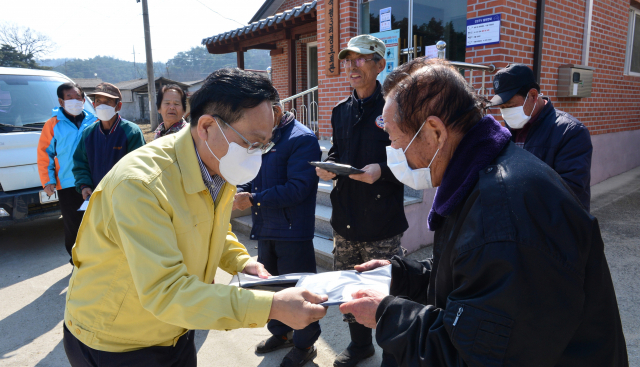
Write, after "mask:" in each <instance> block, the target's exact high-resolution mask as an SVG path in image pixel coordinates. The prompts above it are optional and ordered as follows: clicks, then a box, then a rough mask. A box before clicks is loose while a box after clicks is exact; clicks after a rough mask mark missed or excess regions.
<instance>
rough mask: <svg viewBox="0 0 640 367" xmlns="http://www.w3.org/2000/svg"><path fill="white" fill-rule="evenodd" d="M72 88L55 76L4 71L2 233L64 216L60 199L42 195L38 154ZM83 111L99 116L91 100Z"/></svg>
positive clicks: (0, 91) (0, 89)
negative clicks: (63, 87) (66, 89)
mask: <svg viewBox="0 0 640 367" xmlns="http://www.w3.org/2000/svg"><path fill="white" fill-rule="evenodd" d="M67 82H72V80H71V79H69V78H68V77H66V76H64V75H62V74H60V73H57V72H55V71H49V70H32V69H19V68H4V67H0V227H4V226H7V225H9V224H12V223H15V222H19V221H27V220H32V219H36V218H42V217H47V216H52V215H60V207H59V205H58V196H57V195H53V196H51V197H48V196H47V195H46V193H45V192H44V190H43V189H42V184H41V183H40V176H39V175H38V165H37V152H36V149H37V147H38V141H39V140H40V133H41V131H42V127H43V126H44V123H45V122H46V121H47V120H49V119H50V118H51V110H52V109H53V108H55V107H59V104H58V96H57V95H56V89H57V88H58V86H59V85H60V84H63V83H67ZM84 108H85V109H86V110H88V111H90V112H91V113H93V114H95V111H94V109H93V106H92V105H91V101H90V100H89V98H86V100H85V107H84Z"/></svg>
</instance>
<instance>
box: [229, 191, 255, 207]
mask: <svg viewBox="0 0 640 367" xmlns="http://www.w3.org/2000/svg"><path fill="white" fill-rule="evenodd" d="M250 206H251V193H249V192H239V193H237V194H236V196H235V197H234V200H233V210H245V209H247V208H249V207H250Z"/></svg>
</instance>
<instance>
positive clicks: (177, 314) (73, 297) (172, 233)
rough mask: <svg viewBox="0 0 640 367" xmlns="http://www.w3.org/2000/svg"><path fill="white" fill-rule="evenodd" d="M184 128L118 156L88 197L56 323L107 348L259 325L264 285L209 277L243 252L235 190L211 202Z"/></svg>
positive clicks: (236, 263) (243, 257)
mask: <svg viewBox="0 0 640 367" xmlns="http://www.w3.org/2000/svg"><path fill="white" fill-rule="evenodd" d="M190 130H191V129H189V128H186V129H183V130H182V131H180V132H179V133H177V134H173V135H170V136H167V137H165V138H163V139H159V140H156V141H154V142H152V143H150V144H147V145H145V146H144V147H142V148H140V149H138V150H136V151H134V152H132V153H130V154H128V155H126V156H125V157H124V158H122V159H121V160H120V161H119V162H118V164H116V165H115V166H114V168H113V169H112V170H111V171H110V172H109V173H108V174H107V175H106V176H105V177H104V179H103V180H102V181H101V182H100V184H99V185H98V187H97V188H96V190H95V191H94V192H93V194H92V195H91V201H90V202H89V207H88V209H87V211H86V212H85V215H84V219H83V221H82V224H81V225H80V230H79V231H78V238H77V240H76V244H75V246H74V247H73V262H74V265H75V268H74V271H73V275H72V276H71V279H70V281H69V289H68V291H67V304H66V309H65V317H64V318H65V324H66V325H67V328H68V329H69V330H70V331H71V332H72V333H73V334H74V335H75V336H76V338H78V339H79V340H80V341H81V342H82V343H84V344H85V345H87V346H89V347H90V348H93V349H97V350H102V351H108V352H127V351H132V350H136V349H140V348H144V347H149V346H170V345H175V343H176V342H177V340H178V338H179V337H180V336H182V335H183V334H185V333H186V332H187V330H188V329H234V328H241V327H262V326H264V325H265V324H266V322H267V319H268V316H269V312H270V311H271V302H272V300H273V293H271V292H263V291H250V290H245V289H239V288H236V287H231V286H228V285H223V284H211V283H212V282H213V278H214V276H215V274H216V269H217V268H218V266H219V267H220V268H221V269H223V270H224V271H227V272H229V273H231V274H235V273H236V272H239V271H242V269H244V266H245V264H246V263H247V261H249V259H250V257H249V254H248V253H247V250H246V249H245V248H244V246H242V245H241V244H240V243H238V240H237V238H236V236H235V235H234V234H233V233H232V232H231V225H230V224H229V221H230V216H231V207H232V204H233V197H234V194H235V192H236V188H235V187H234V186H232V185H230V184H228V183H225V184H224V187H223V188H222V189H221V190H220V194H219V195H218V198H217V200H216V202H215V204H214V202H213V200H212V199H211V195H210V194H209V191H208V190H207V188H206V186H205V185H204V182H203V181H202V175H201V173H200V168H199V165H198V158H197V157H196V152H195V147H194V144H193V139H192V137H191V132H190Z"/></svg>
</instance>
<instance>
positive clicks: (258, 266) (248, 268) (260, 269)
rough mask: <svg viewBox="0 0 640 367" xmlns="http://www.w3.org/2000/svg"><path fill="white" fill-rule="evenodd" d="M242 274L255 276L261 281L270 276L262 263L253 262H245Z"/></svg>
mask: <svg viewBox="0 0 640 367" xmlns="http://www.w3.org/2000/svg"><path fill="white" fill-rule="evenodd" d="M242 272H243V273H245V274H249V275H257V276H259V277H260V278H262V279H266V278H268V277H270V276H271V274H269V272H268V271H267V269H265V268H264V265H262V263H259V262H257V261H253V260H251V261H249V262H247V264H246V265H245V266H244V269H242Z"/></svg>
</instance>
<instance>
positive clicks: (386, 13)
mask: <svg viewBox="0 0 640 367" xmlns="http://www.w3.org/2000/svg"><path fill="white" fill-rule="evenodd" d="M390 30H391V8H384V9H380V32H384V31H390Z"/></svg>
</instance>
